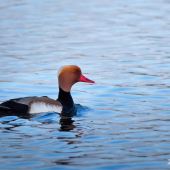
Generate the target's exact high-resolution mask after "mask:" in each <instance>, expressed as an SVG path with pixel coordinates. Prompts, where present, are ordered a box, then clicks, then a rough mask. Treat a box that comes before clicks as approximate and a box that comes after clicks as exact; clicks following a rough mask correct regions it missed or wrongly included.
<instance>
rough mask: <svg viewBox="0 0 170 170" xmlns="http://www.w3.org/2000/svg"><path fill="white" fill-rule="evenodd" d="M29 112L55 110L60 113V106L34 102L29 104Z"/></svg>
mask: <svg viewBox="0 0 170 170" xmlns="http://www.w3.org/2000/svg"><path fill="white" fill-rule="evenodd" d="M30 107H31V108H30V111H29V113H41V112H57V113H61V111H62V106H56V105H50V104H46V103H44V102H35V103H32V104H31V106H30Z"/></svg>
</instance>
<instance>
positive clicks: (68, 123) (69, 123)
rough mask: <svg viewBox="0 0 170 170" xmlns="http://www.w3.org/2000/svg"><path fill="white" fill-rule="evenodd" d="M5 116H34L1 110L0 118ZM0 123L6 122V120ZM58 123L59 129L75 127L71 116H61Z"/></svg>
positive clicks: (64, 129) (24, 117) (22, 117)
mask: <svg viewBox="0 0 170 170" xmlns="http://www.w3.org/2000/svg"><path fill="white" fill-rule="evenodd" d="M6 116H17V117H18V119H28V120H29V119H31V118H33V117H34V115H31V114H27V113H16V112H2V111H1V112H0V118H2V117H6ZM2 123H6V121H5V122H2ZM41 123H43V124H47V122H46V121H45V122H42V121H41ZM48 123H52V122H48ZM59 123H60V125H61V126H60V129H59V131H70V130H73V129H74V128H75V127H76V126H75V125H73V123H74V120H73V119H72V117H64V116H61V117H60V120H59Z"/></svg>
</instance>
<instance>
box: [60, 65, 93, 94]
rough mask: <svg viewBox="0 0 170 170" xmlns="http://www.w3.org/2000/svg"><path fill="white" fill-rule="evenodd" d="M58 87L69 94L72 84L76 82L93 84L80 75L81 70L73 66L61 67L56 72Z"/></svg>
mask: <svg viewBox="0 0 170 170" xmlns="http://www.w3.org/2000/svg"><path fill="white" fill-rule="evenodd" d="M58 82H59V86H60V87H61V88H62V89H63V90H64V91H66V92H70V90H71V87H72V86H73V84H75V83H77V82H88V83H95V82H94V81H92V80H90V79H88V78H86V77H85V76H83V75H82V72H81V69H80V68H79V67H78V66H75V65H68V66H64V67H62V68H61V69H60V70H59V72H58Z"/></svg>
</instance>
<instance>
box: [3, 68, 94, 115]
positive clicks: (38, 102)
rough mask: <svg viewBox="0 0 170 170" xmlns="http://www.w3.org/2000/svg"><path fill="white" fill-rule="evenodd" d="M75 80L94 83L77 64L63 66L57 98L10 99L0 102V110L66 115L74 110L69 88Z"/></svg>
mask: <svg viewBox="0 0 170 170" xmlns="http://www.w3.org/2000/svg"><path fill="white" fill-rule="evenodd" d="M77 82H89V83H95V82H94V81H92V80H90V79H88V78H86V77H85V76H83V75H82V72H81V69H80V68H79V67H78V66H75V65H68V66H64V67H62V68H61V69H60V70H59V71H58V84H59V93H58V99H57V100H53V99H50V98H48V97H47V96H42V97H35V96H33V97H24V98H17V99H11V100H8V101H6V102H3V103H1V104H0V110H1V111H2V110H3V111H11V112H19V113H40V112H50V111H52V112H57V113H60V114H64V115H67V114H69V113H71V112H72V111H74V110H75V106H74V102H73V99H72V97H71V94H70V90H71V87H72V86H73V85H74V84H75V83H77Z"/></svg>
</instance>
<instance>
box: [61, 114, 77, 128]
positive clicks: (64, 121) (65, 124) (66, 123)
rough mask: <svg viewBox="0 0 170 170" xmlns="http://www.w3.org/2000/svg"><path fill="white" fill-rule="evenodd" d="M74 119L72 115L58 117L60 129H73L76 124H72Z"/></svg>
mask: <svg viewBox="0 0 170 170" xmlns="http://www.w3.org/2000/svg"><path fill="white" fill-rule="evenodd" d="M73 122H74V120H72V117H61V119H60V125H61V127H60V131H70V130H73V129H74V128H75V127H76V126H75V125H73Z"/></svg>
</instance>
